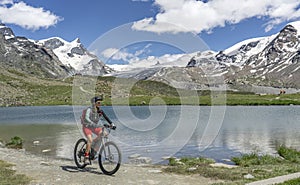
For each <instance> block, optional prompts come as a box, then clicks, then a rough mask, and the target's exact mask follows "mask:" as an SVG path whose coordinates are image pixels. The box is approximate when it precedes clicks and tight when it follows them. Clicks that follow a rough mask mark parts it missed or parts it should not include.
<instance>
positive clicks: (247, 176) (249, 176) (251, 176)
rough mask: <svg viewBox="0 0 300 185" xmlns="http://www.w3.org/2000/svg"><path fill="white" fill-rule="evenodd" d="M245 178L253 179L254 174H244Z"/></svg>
mask: <svg viewBox="0 0 300 185" xmlns="http://www.w3.org/2000/svg"><path fill="white" fill-rule="evenodd" d="M244 178H245V179H253V178H254V176H253V175H251V174H249V173H248V174H247V175H244Z"/></svg>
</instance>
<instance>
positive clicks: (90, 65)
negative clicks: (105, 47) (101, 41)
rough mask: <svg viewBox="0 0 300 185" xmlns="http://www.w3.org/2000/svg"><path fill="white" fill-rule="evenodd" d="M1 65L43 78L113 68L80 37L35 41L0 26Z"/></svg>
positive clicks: (94, 72)
mask: <svg viewBox="0 0 300 185" xmlns="http://www.w3.org/2000/svg"><path fill="white" fill-rule="evenodd" d="M0 66H1V67H3V68H10V69H15V70H19V71H22V72H24V73H27V74H32V75H35V76H38V77H42V78H64V77H67V76H71V75H74V74H78V73H80V74H84V75H103V74H107V73H110V72H111V69H110V68H109V67H107V66H105V64H104V63H103V62H101V61H100V60H99V59H98V58H97V57H96V56H95V55H93V54H91V53H90V52H88V51H87V50H86V49H85V48H84V46H83V45H82V44H81V43H80V40H79V39H75V40H74V41H73V42H67V41H65V40H63V39H61V38H58V37H56V38H49V39H45V40H41V41H33V40H30V39H28V38H26V37H19V36H15V35H14V33H13V31H12V30H11V29H10V28H9V27H7V26H5V25H4V24H1V25H0Z"/></svg>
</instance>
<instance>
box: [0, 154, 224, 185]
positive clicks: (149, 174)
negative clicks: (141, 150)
mask: <svg viewBox="0 0 300 185" xmlns="http://www.w3.org/2000/svg"><path fill="white" fill-rule="evenodd" d="M0 160H3V161H6V162H8V163H11V164H13V165H14V166H13V167H12V170H15V171H16V173H17V174H25V175H26V176H28V177H30V178H32V179H33V180H32V181H31V182H30V184H36V185H37V184H45V185H48V184H55V185H65V184H72V185H77V184H78V185H82V184H124V185H127V184H130V185H131V184H136V185H139V184H145V185H148V184H149V185H153V184H166V185H181V184H187V185H194V184H199V185H201V184H203V185H206V184H213V183H218V182H220V181H218V180H212V179H209V178H205V177H202V176H200V175H177V174H171V173H164V172H162V168H163V166H159V165H142V166H138V165H128V164H121V167H120V169H119V171H118V172H117V173H116V174H115V175H113V176H107V175H104V174H102V172H101V170H100V169H99V166H98V164H97V162H94V164H93V165H91V166H87V167H86V168H85V169H78V168H77V167H76V165H75V163H74V161H72V160H62V159H52V158H47V157H41V156H36V155H33V154H30V153H28V152H26V151H25V150H16V149H9V148H0Z"/></svg>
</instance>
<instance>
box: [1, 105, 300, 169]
mask: <svg viewBox="0 0 300 185" xmlns="http://www.w3.org/2000/svg"><path fill="white" fill-rule="evenodd" d="M83 108H84V107H81V106H75V107H72V106H33V107H5V108H0V138H1V139H2V140H5V141H9V140H10V138H11V137H13V136H20V137H21V138H23V139H24V145H23V146H24V148H25V150H26V151H28V152H31V153H34V154H38V155H44V156H47V157H56V158H64V159H72V158H73V157H72V156H73V147H74V145H75V143H76V141H77V140H78V139H79V138H81V137H83V135H82V132H81V125H80V123H79V117H80V115H81V110H82V109H83ZM103 110H104V111H105V112H106V113H107V115H108V116H109V117H110V118H111V119H112V121H113V122H114V123H115V124H116V125H117V130H116V131H113V132H112V133H111V139H112V140H114V141H115V142H116V143H117V144H118V145H119V146H120V148H121V150H122V154H123V161H124V162H127V161H128V156H130V155H132V154H141V155H142V156H145V157H151V158H152V159H153V162H154V163H157V162H162V157H165V156H176V157H182V156H191V157H197V156H203V157H210V158H213V159H215V160H217V161H223V160H224V159H230V158H231V157H233V156H239V155H241V154H242V153H250V152H258V153H262V154H265V153H268V154H274V153H275V152H276V151H275V149H276V146H278V145H282V144H284V145H286V146H288V147H293V148H295V149H300V123H299V122H300V114H299V113H300V106H213V107H210V106H201V107H197V106H150V107H148V106H131V107H129V106H105V107H103ZM34 141H39V143H37V144H36V142H35V143H34Z"/></svg>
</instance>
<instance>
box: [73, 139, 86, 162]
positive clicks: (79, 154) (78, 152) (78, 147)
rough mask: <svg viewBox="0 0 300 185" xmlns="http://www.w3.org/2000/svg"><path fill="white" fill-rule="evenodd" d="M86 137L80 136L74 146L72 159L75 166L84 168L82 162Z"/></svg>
mask: <svg viewBox="0 0 300 185" xmlns="http://www.w3.org/2000/svg"><path fill="white" fill-rule="evenodd" d="M86 143H87V141H86V139H84V138H81V139H79V140H78V141H77V142H76V144H75V148H74V160H75V163H76V166H77V167H78V168H84V167H86V164H84V154H85V149H86Z"/></svg>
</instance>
